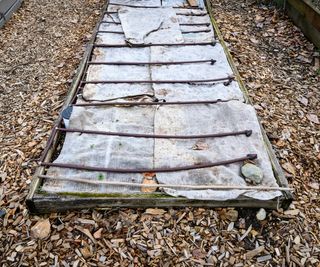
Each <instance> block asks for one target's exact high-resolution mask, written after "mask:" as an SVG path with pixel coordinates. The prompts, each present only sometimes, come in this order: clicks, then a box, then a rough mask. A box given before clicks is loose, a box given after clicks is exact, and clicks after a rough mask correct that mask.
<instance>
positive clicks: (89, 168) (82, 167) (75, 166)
mask: <svg viewBox="0 0 320 267" xmlns="http://www.w3.org/2000/svg"><path fill="white" fill-rule="evenodd" d="M256 158H257V154H248V155H246V156H245V157H241V158H235V159H229V160H223V161H217V162H208V163H201V164H196V165H187V166H179V167H172V168H169V167H162V168H140V169H139V168H138V169H122V168H102V167H94V166H86V165H78V164H70V163H50V162H40V165H41V166H45V167H58V168H65V169H76V170H84V171H97V172H113V173H145V172H155V173H157V172H177V171H188V170H195V169H204V168H211V167H216V166H222V165H228V164H232V163H237V162H243V161H246V160H254V159H256Z"/></svg>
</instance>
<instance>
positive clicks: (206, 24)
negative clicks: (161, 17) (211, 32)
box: [179, 23, 210, 27]
mask: <svg viewBox="0 0 320 267" xmlns="http://www.w3.org/2000/svg"><path fill="white" fill-rule="evenodd" d="M179 25H180V26H207V27H209V26H210V23H179Z"/></svg>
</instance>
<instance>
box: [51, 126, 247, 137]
mask: <svg viewBox="0 0 320 267" xmlns="http://www.w3.org/2000/svg"><path fill="white" fill-rule="evenodd" d="M56 130H57V131H61V132H66V133H82V134H96V135H108V136H122V137H136V138H156V139H201V138H216V137H226V136H237V135H245V136H247V137H249V136H251V134H252V130H243V131H236V132H226V133H216V134H200V135H164V134H140V133H123V132H106V131H94V130H83V129H75V128H56Z"/></svg>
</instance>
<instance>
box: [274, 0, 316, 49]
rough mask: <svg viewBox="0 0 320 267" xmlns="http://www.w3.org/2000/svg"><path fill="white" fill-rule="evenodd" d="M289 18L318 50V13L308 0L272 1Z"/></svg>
mask: <svg viewBox="0 0 320 267" xmlns="http://www.w3.org/2000/svg"><path fill="white" fill-rule="evenodd" d="M274 2H275V3H276V4H277V5H278V6H279V7H281V8H283V9H285V11H286V13H287V14H288V15H289V17H291V19H292V20H293V22H294V23H295V24H296V25H297V26H298V27H299V28H300V29H301V30H302V32H303V33H304V34H305V36H306V37H307V38H308V39H309V40H310V41H311V42H313V43H314V44H315V45H316V46H317V47H318V48H320V11H319V10H318V9H316V8H315V7H314V6H313V4H312V2H311V1H310V0H274Z"/></svg>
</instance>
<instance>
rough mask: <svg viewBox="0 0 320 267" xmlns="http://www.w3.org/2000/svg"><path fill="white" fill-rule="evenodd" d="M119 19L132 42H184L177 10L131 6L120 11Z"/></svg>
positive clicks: (129, 40)
mask: <svg viewBox="0 0 320 267" xmlns="http://www.w3.org/2000/svg"><path fill="white" fill-rule="evenodd" d="M118 15H119V19H120V21H121V25H122V28H123V31H124V35H125V37H126V41H127V42H128V43H130V44H134V45H139V44H151V43H155V44H165V43H167V44H168V43H169V44H176V43H183V42H184V39H183V36H182V34H181V30H180V26H179V23H178V19H177V16H176V13H175V10H174V9H173V8H171V7H167V8H130V7H123V8H121V9H120V10H119V11H118Z"/></svg>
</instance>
